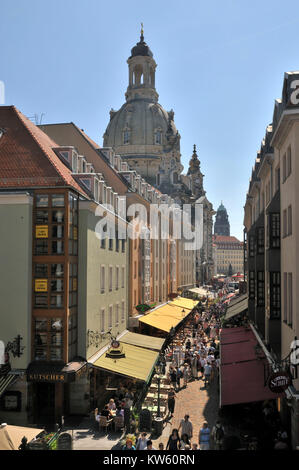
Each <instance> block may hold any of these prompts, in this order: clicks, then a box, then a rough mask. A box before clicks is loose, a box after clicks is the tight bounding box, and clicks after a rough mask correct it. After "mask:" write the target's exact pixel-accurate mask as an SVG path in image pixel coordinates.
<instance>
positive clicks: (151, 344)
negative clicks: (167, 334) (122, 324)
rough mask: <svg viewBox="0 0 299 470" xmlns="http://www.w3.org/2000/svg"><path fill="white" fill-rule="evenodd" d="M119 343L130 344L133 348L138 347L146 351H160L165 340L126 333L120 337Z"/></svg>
mask: <svg viewBox="0 0 299 470" xmlns="http://www.w3.org/2000/svg"><path fill="white" fill-rule="evenodd" d="M121 342H122V343H126V344H132V345H133V346H140V347H142V348H146V349H153V350H156V351H160V350H161V349H162V346H163V344H164V342H165V338H156V337H155V336H148V335H140V334H138V333H131V331H128V332H127V333H126V334H125V335H124V336H122V337H121Z"/></svg>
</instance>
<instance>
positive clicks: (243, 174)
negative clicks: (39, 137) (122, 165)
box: [0, 0, 299, 238]
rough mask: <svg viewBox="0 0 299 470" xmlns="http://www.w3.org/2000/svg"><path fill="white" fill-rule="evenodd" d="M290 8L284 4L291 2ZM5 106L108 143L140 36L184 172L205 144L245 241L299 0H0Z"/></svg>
mask: <svg viewBox="0 0 299 470" xmlns="http://www.w3.org/2000/svg"><path fill="white" fill-rule="evenodd" d="M286 6H287V8H286ZM0 7H1V10H0V44H1V54H0V80H2V81H4V83H5V97H6V104H14V105H16V106H17V107H18V108H19V109H20V110H21V111H22V112H23V113H24V114H26V115H27V116H33V115H34V114H38V115H39V116H41V114H42V113H44V116H43V121H42V122H43V123H53V122H70V121H73V122H75V123H76V124H77V125H78V126H80V127H81V128H83V129H84V130H85V131H86V132H87V133H88V134H89V135H90V136H91V137H92V138H93V139H94V140H96V141H97V142H99V143H100V144H102V136H103V133H104V131H105V128H106V126H107V123H108V120H109V110H110V108H111V107H113V108H114V109H118V108H119V107H120V106H121V105H122V104H123V102H124V93H125V90H126V87H127V80H128V71H127V64H126V60H127V58H128V57H129V55H130V50H131V48H132V47H133V46H134V45H135V43H136V42H137V41H138V39H139V31H140V22H141V21H143V23H144V32H145V40H146V42H147V43H148V44H149V46H150V47H151V50H152V51H153V53H154V58H155V60H156V62H157V63H158V67H157V73H156V88H157V91H158V93H159V95H160V98H159V101H160V103H161V105H162V106H164V107H165V108H166V109H167V110H169V109H171V108H173V109H174V111H175V122H176V125H177V128H178V130H179V132H180V134H181V153H182V163H183V164H184V166H185V170H186V168H187V165H188V161H189V159H190V157H191V154H192V146H193V144H194V143H196V144H197V147H198V148H199V156H200V160H201V168H202V171H203V173H204V174H205V180H204V181H205V189H206V191H207V196H208V198H209V199H210V200H211V202H212V203H213V205H214V208H215V209H217V207H218V206H219V204H220V202H221V200H223V203H224V205H225V206H226V208H227V210H228V213H229V218H230V223H231V234H232V235H235V236H237V237H239V238H242V231H243V205H244V202H245V195H246V191H247V188H248V181H249V177H250V174H251V168H252V165H253V163H254V158H255V156H256V152H257V150H258V148H259V146H260V142H261V139H262V138H263V135H264V133H265V128H266V125H267V124H268V123H270V122H271V120H272V113H273V106H274V99H275V98H277V97H280V95H281V89H282V80H283V74H284V72H285V71H289V70H297V69H299V47H298V44H299V28H298V23H299V19H297V18H298V17H297V8H298V5H297V2H296V1H294V0H289V1H288V3H287V4H286V3H284V2H282V1H276V0H272V1H270V0H264V1H257V0H252V1H251V2H248V1H244V0H225V1H223V0H221V1H220V0H216V1H214V2H212V3H211V2H206V1H202V0H187V1H185V2H182V1H179V0H172V1H171V2H166V1H161V0H160V1H157V0H152V1H151V2H146V3H145V2H140V0H139V1H135V0H127V1H126V2H124V1H116V0H111V1H110V2H107V1H102V0H84V2H83V1H79V0H51V1H45V0H26V1H25V0H0Z"/></svg>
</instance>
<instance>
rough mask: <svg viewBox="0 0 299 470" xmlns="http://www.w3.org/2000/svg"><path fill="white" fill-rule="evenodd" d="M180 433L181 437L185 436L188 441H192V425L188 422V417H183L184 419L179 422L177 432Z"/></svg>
mask: <svg viewBox="0 0 299 470" xmlns="http://www.w3.org/2000/svg"><path fill="white" fill-rule="evenodd" d="M180 429H181V430H182V431H181V435H182V437H183V434H186V435H187V436H188V437H189V439H192V437H193V425H192V423H191V421H189V415H185V416H184V419H182V420H181V422H180V425H179V429H178V430H179V431H180Z"/></svg>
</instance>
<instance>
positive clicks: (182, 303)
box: [168, 297, 199, 310]
mask: <svg viewBox="0 0 299 470" xmlns="http://www.w3.org/2000/svg"><path fill="white" fill-rule="evenodd" d="M198 303H199V301H198V300H192V299H186V298H185V297H177V298H176V299H173V300H171V301H170V302H168V304H170V305H176V306H178V307H183V308H188V309H189V310H193V309H194V307H196V305H197V304H198Z"/></svg>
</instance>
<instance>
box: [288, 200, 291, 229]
mask: <svg viewBox="0 0 299 470" xmlns="http://www.w3.org/2000/svg"><path fill="white" fill-rule="evenodd" d="M288 235H292V206H289V207H288Z"/></svg>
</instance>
